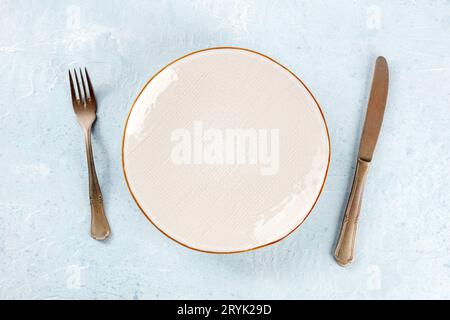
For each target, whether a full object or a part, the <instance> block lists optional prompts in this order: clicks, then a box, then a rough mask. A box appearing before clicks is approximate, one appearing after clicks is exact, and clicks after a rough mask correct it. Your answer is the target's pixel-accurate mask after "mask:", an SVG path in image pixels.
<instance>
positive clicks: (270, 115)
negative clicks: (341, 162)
mask: <svg viewBox="0 0 450 320" xmlns="http://www.w3.org/2000/svg"><path fill="white" fill-rule="evenodd" d="M122 157H123V169H124V173H125V179H126V181H127V184H128V187H129V190H130V192H131V194H132V196H133V198H134V200H135V201H136V203H137V205H138V206H139V208H140V209H141V210H142V212H143V213H144V214H145V216H146V217H147V218H148V219H149V220H150V221H151V222H152V223H153V224H154V225H155V226H156V227H157V228H158V229H159V230H160V231H161V232H163V233H164V234H165V235H166V236H168V237H170V238H171V239H173V240H175V241H177V242H178V243H180V244H182V245H184V246H186V247H189V248H191V249H196V250H200V251H205V252H213V253H232V252H241V251H247V250H251V249H255V248H259V247H262V246H265V245H268V244H272V243H274V242H277V241H279V240H281V239H283V238H284V237H286V236H287V235H288V234H290V233H291V232H292V231H294V230H295V229H296V228H297V227H298V226H299V225H300V224H301V223H302V222H303V220H304V219H305V218H306V217H307V216H308V214H309V213H310V212H311V210H312V208H313V207H314V205H315V203H316V201H317V199H318V197H319V195H320V193H321V190H322V188H323V185H324V182H325V178H326V175H327V172H328V166H329V161H330V143H329V137H328V130H327V127H326V123H325V120H324V117H323V114H322V111H321V109H320V107H319V105H318V104H317V102H316V100H315V99H314V97H313V96H312V94H311V93H310V91H309V90H308V89H307V88H306V86H305V85H304V84H303V83H302V82H301V81H300V79H299V78H297V77H296V76H295V75H294V74H293V73H292V72H290V71H289V70H288V69H286V68H285V67H283V66H282V65H280V64H279V63H277V62H275V61H274V60H272V59H270V58H268V57H267V56H264V55H262V54H260V53H257V52H254V51H251V50H247V49H241V48H229V47H223V48H213V49H206V50H201V51H197V52H194V53H191V54H188V55H186V56H184V57H182V58H180V59H178V60H175V61H174V62H172V63H170V64H169V65H167V66H166V67H164V68H163V69H162V70H161V71H159V72H158V73H157V74H156V75H155V76H154V77H152V78H151V79H150V80H149V81H148V83H147V84H146V85H145V87H144V88H143V89H142V91H141V93H140V94H139V95H138V97H137V99H136V101H135V102H134V105H133V107H132V108H131V111H130V113H129V115H128V119H127V122H126V126H125V132H124V137H123V148H122Z"/></svg>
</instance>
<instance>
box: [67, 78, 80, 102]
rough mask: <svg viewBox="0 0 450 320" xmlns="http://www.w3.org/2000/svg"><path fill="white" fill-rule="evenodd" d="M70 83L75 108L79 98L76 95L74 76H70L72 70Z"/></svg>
mask: <svg viewBox="0 0 450 320" xmlns="http://www.w3.org/2000/svg"><path fill="white" fill-rule="evenodd" d="M69 82H70V95H71V96H72V104H73V106H75V105H76V104H77V103H78V101H77V96H76V94H75V87H74V86H73V80H72V75H71V74H70V70H69Z"/></svg>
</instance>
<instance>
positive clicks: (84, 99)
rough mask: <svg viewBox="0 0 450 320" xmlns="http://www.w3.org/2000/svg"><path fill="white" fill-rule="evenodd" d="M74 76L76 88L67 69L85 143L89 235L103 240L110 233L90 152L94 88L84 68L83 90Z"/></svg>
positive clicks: (93, 117) (74, 71)
mask: <svg viewBox="0 0 450 320" xmlns="http://www.w3.org/2000/svg"><path fill="white" fill-rule="evenodd" d="M73 73H74V76H75V83H76V90H75V86H74V81H73V78H72V75H71V72H70V70H69V82H70V93H71V96H72V105H73V110H74V111H75V115H76V116H77V121H78V123H79V124H80V126H81V128H82V129H83V133H84V141H85V143H86V157H87V165H88V172H89V199H90V203H91V236H92V238H94V239H96V240H104V239H106V238H107V237H108V236H109V234H110V229H109V224H108V220H107V219H106V216H105V210H104V208H103V197H102V191H101V190H100V185H99V184H98V179H97V174H96V172H95V165H94V155H93V153H92V144H91V129H92V125H93V124H94V122H95V119H96V118H97V115H96V112H97V102H96V100H95V94H94V89H93V88H92V83H91V79H90V78H89V74H88V72H87V69H86V68H85V69H84V73H85V77H84V76H83V72H82V71H81V68H80V72H79V73H80V78H81V85H82V88H83V91H81V90H80V81H79V80H78V75H77V71H76V70H75V69H74V70H73Z"/></svg>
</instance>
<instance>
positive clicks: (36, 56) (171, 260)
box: [0, 0, 450, 299]
mask: <svg viewBox="0 0 450 320" xmlns="http://www.w3.org/2000/svg"><path fill="white" fill-rule="evenodd" d="M0 7H1V19H0V147H1V148H0V168H1V172H2V173H1V175H0V298H33V299H34V298H40V299H66V298H108V299H112V298H127V299H134V298H138V299H146V298H194V299H195V298H206V299H207V298H232V299H233V298H269V299H270V298H447V299H448V298H450V237H449V236H450V210H449V198H450V197H449V175H450V170H449V167H448V165H449V158H450V151H449V150H450V148H449V139H450V105H449V100H450V89H449V83H450V72H449V71H450V39H449V34H450V2H449V1H387V0H386V1H376V0H373V1H358V2H356V1H260V0H258V1H256V0H253V1H252V0H247V1H223V0H222V1H209V0H195V1H194V0H193V1H126V2H124V1H92V0H89V1H60V0H58V1H56V0H55V1H12V0H11V1H5V0H2V1H0ZM220 45H233V46H240V47H247V48H251V49H254V50H257V51H260V52H262V53H265V54H267V55H269V56H271V57H273V58H275V59H276V60H278V61H279V62H281V63H282V64H284V65H285V66H287V67H288V68H290V69H291V70H292V71H293V72H295V73H296V74H297V75H298V76H299V77H301V78H302V79H303V80H304V81H305V83H306V84H307V85H308V86H309V87H310V89H311V90H312V92H313V93H314V94H315V96H316V98H317V99H318V101H319V103H320V104H321V105H322V107H323V110H324V113H325V116H326V119H327V120H328V125H329V129H330V134H331V139H332V154H333V155H332V163H331V168H330V174H329V178H328V181H327V183H326V186H325V189H324V193H323V195H322V196H321V198H320V200H319V203H318V205H317V207H316V209H315V210H314V212H313V214H312V215H311V216H310V218H309V219H308V220H307V221H306V222H305V223H304V225H303V226H302V227H301V228H300V229H299V230H297V231H296V232H295V233H293V234H292V235H291V236H290V237H288V238H287V239H286V240H284V241H282V242H280V243H278V244H276V245H274V246H271V247H267V248H264V249H261V250H257V251H254V252H249V253H244V254H237V255H209V254H204V253H199V252H194V251H191V250H188V249H186V248H184V247H182V246H180V245H178V244H176V243H174V242H172V241H170V240H168V239H167V238H166V237H164V236H163V235H162V234H161V233H159V232H158V231H157V230H156V229H155V228H154V227H153V226H152V225H151V224H150V223H148V222H147V220H146V219H145V217H144V216H143V215H142V214H141V213H140V212H139V210H138V208H137V206H136V205H135V203H134V202H133V200H132V198H131V196H130V195H129V193H128V190H127V188H126V186H125V182H124V178H123V173H122V167H121V139H122V131H123V126H124V120H125V117H126V115H127V113H128V110H129V108H130V106H131V104H132V102H133V100H134V98H135V96H136V95H137V93H138V92H139V91H140V88H141V87H142V86H143V85H144V84H145V82H146V81H147V80H148V78H149V77H150V76H151V75H152V74H154V73H155V72H156V71H157V70H159V69H160V68H161V67H162V66H164V65H165V64H166V63H168V62H170V61H171V60H173V59H175V58H177V57H179V56H181V55H184V54H186V53H189V52H190V51H193V50H197V49H202V48H206V47H212V46H220ZM377 55H384V56H385V57H386V58H387V60H388V62H389V64H390V69H391V85H390V96H389V102H388V106H387V109H386V114H385V121H384V124H383V130H382V133H381V137H380V140H379V143H378V146H377V150H376V154H375V158H374V163H373V166H372V168H371V172H370V176H369V180H368V184H367V189H366V194H365V197H364V203H363V208H362V215H361V221H360V230H359V231H360V232H359V238H358V243H357V254H356V261H355V263H354V264H353V265H352V266H350V267H349V268H347V269H343V268H341V267H339V266H338V265H337V264H336V263H335V262H334V260H333V256H332V251H333V247H334V244H335V241H336V236H337V230H338V227H339V224H340V221H341V216H342V211H343V209H344V206H345V204H346V201H347V196H348V193H349V188H350V184H351V180H352V176H353V170H354V165H355V158H356V150H357V147H358V143H359V135H360V131H361V126H362V120H363V117H364V113H365V107H366V101H367V96H368V91H369V87H370V81H371V77H372V75H371V73H372V68H373V63H374V60H375V58H376V56H377ZM79 66H87V67H88V69H89V71H90V73H91V76H92V78H93V82H94V86H95V89H96V93H97V98H98V100H99V104H100V105H99V112H98V120H97V123H96V126H95V130H94V135H93V143H94V153H95V159H96V164H97V171H98V174H99V180H100V183H101V185H102V189H103V194H104V198H105V205H106V210H107V214H108V218H109V221H110V224H111V226H112V232H113V233H112V237H111V239H110V240H109V241H107V242H106V243H102V242H97V241H94V240H92V239H91V238H90V237H89V222H90V217H89V214H90V209H89V203H88V190H87V170H86V163H85V154H84V145H83V140H82V133H81V130H80V128H79V127H78V124H77V123H76V121H75V116H74V114H73V111H72V107H71V105H70V99H69V91H68V89H69V87H68V79H67V70H68V68H72V67H79Z"/></svg>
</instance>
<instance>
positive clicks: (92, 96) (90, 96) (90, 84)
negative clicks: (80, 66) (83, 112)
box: [84, 68, 97, 104]
mask: <svg viewBox="0 0 450 320" xmlns="http://www.w3.org/2000/svg"><path fill="white" fill-rule="evenodd" d="M84 73H85V74H86V79H87V83H88V88H89V100H92V101H93V102H94V103H95V104H96V103H97V102H96V100H95V94H94V88H93V87H92V83H91V78H89V73H88V71H87V69H86V68H84Z"/></svg>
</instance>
